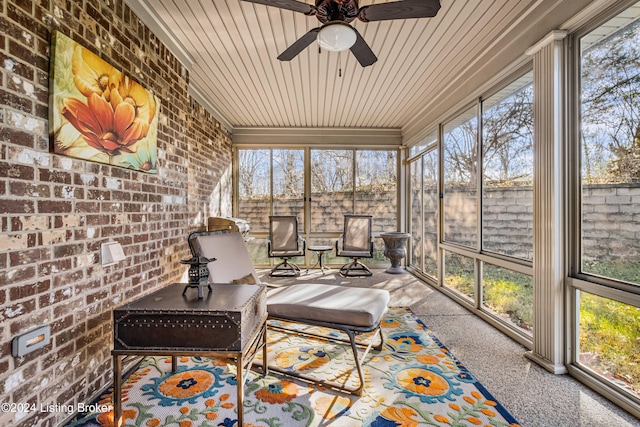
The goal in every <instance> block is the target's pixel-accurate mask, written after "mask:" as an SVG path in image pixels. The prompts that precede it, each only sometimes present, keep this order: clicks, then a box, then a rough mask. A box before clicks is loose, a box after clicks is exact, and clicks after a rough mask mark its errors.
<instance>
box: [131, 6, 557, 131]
mask: <svg viewBox="0 0 640 427" xmlns="http://www.w3.org/2000/svg"><path fill="white" fill-rule="evenodd" d="M303 1H307V2H313V0H303ZM384 1H385V0H374V1H372V0H361V3H360V6H363V5H366V4H371V3H380V2H384ZM559 2H560V0H557V1H556V2H549V1H546V3H559ZM127 3H128V4H129V5H130V6H131V7H132V9H133V10H134V11H138V10H140V7H142V8H143V9H144V10H146V11H148V12H149V16H151V17H152V19H154V20H156V23H155V25H150V24H149V23H148V22H145V23H146V24H147V25H149V26H150V27H151V28H152V30H154V31H158V30H157V28H158V27H160V28H163V29H164V31H165V32H168V33H169V34H168V35H169V37H171V38H173V40H174V41H175V42H176V44H177V45H179V46H181V47H182V48H183V49H184V51H186V52H187V53H188V55H189V56H190V57H191V59H192V60H193V64H192V65H191V71H190V79H191V82H192V84H194V85H195V86H196V87H197V88H198V90H199V92H200V93H201V95H202V96H203V97H205V98H206V99H207V100H208V101H209V102H210V103H211V105H212V106H214V107H215V109H216V110H217V111H218V113H219V114H220V115H221V116H222V118H223V119H224V120H225V121H226V122H227V123H228V124H230V125H231V126H232V127H234V128H235V127H347V128H396V129H402V128H403V127H404V126H406V125H407V123H409V122H411V121H412V120H414V119H415V117H416V115H417V114H420V113H421V111H422V110H423V109H424V108H425V105H427V104H428V103H427V101H428V100H429V99H430V98H431V97H434V96H436V97H441V96H446V93H443V91H446V90H448V89H447V88H450V87H451V84H452V82H453V83H455V82H456V79H458V81H460V83H459V84H462V80H460V78H461V76H462V75H463V74H464V73H465V72H466V71H467V70H468V69H469V67H470V66H473V64H474V63H476V64H477V63H478V62H481V61H482V55H483V54H484V53H485V52H486V51H487V50H489V49H491V48H493V47H495V46H496V44H499V43H501V42H502V43H504V42H505V41H504V40H505V39H508V38H509V37H513V34H514V31H516V27H517V25H518V24H519V23H520V22H522V20H523V19H525V18H527V19H529V20H530V21H531V20H535V19H537V16H542V15H543V14H544V10H541V9H542V7H541V3H545V2H543V1H541V0H538V1H534V0H528V1H522V0H441V4H442V8H441V9H440V12H439V13H438V15H437V16H436V17H435V18H422V19H407V20H395V21H384V22H371V23H363V22H360V21H358V20H356V21H354V22H353V23H352V25H354V26H355V27H356V28H357V29H358V31H359V32H360V33H361V34H362V36H363V37H364V39H365V40H366V41H367V42H368V43H369V45H370V46H371V48H372V50H373V51H374V52H375V54H376V55H377V56H378V62H376V63H375V64H374V65H372V66H370V67H366V68H363V67H361V66H360V64H359V63H358V62H357V61H356V60H355V58H354V57H353V56H352V55H351V53H350V52H349V51H346V52H341V53H335V52H326V51H323V52H321V53H319V51H318V47H317V45H316V44H315V43H314V44H312V45H311V46H310V47H308V48H307V49H305V50H304V51H303V52H302V53H301V54H300V55H298V56H297V57H296V58H294V59H293V60H292V61H290V62H281V61H279V60H277V59H276V57H277V56H278V55H279V54H280V53H281V52H282V51H283V50H285V49H286V48H287V47H288V46H289V45H290V44H292V43H293V42H294V41H296V40H297V39H298V38H299V37H301V36H302V35H303V34H305V33H306V32H307V31H309V30H310V29H312V28H315V27H317V26H319V23H318V21H317V19H316V18H315V17H307V16H305V15H303V14H300V13H295V12H291V11H286V10H282V9H278V8H275V7H267V6H264V5H260V4H254V3H248V2H243V1H240V0H127ZM547 9H548V8H547ZM154 27H155V28H154ZM340 70H341V73H340ZM340 74H341V76H340Z"/></svg>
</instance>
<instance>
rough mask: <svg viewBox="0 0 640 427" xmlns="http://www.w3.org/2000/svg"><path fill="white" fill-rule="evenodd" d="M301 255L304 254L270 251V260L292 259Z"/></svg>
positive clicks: (299, 252)
mask: <svg viewBox="0 0 640 427" xmlns="http://www.w3.org/2000/svg"><path fill="white" fill-rule="evenodd" d="M302 255H304V252H302V251H271V254H270V256H271V257H272V258H283V257H294V256H302Z"/></svg>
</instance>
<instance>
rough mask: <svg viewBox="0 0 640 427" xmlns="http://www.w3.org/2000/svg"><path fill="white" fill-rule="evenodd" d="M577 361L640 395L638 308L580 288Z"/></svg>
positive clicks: (639, 312) (639, 316) (639, 324)
mask: <svg viewBox="0 0 640 427" xmlns="http://www.w3.org/2000/svg"><path fill="white" fill-rule="evenodd" d="M580 362H581V363H583V364H585V365H586V366H588V367H590V368H591V369H593V370H595V371H597V372H598V373H600V374H601V375H603V376H605V377H606V378H609V379H612V380H614V381H617V382H618V383H622V384H621V385H622V386H624V387H627V388H629V389H631V390H633V391H634V392H635V393H636V394H638V395H639V396H640V308H638V307H634V306H631V305H628V304H623V303H621V302H618V301H614V300H611V299H607V298H602V297H599V296H597V295H592V294H589V293H586V292H582V293H581V294H580Z"/></svg>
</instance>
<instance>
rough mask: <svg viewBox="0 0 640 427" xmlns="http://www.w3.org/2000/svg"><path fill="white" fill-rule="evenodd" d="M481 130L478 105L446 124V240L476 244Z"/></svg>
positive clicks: (444, 211) (444, 146) (444, 154)
mask: <svg viewBox="0 0 640 427" xmlns="http://www.w3.org/2000/svg"><path fill="white" fill-rule="evenodd" d="M477 130H478V119H477V117H476V108H475V107H474V108H471V109H469V110H467V111H466V112H464V113H463V114H461V115H460V116H458V117H457V118H456V119H455V120H453V121H451V122H449V123H447V124H445V125H444V134H443V145H442V147H443V150H444V151H443V156H444V171H443V172H444V173H443V176H444V186H443V187H444V191H443V193H444V199H443V215H444V240H445V241H448V242H453V243H458V244H461V245H465V246H470V247H472V248H474V249H475V248H477V246H478V232H477V228H476V227H477V208H476V206H477V201H476V193H477V190H478V189H477V187H478V184H477V176H478V170H477V168H478V160H477V157H478V156H477V148H478V142H477Z"/></svg>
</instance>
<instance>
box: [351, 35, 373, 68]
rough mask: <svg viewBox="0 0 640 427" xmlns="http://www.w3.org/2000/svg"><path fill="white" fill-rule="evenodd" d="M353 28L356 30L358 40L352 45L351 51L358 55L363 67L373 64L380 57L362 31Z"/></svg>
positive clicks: (357, 57)
mask: <svg viewBox="0 0 640 427" xmlns="http://www.w3.org/2000/svg"><path fill="white" fill-rule="evenodd" d="M352 28H353V27H352ZM353 30H354V31H355V32H356V42H355V43H354V44H353V46H351V53H353V56H355V57H356V59H357V60H358V62H359V63H360V65H362V66H363V67H368V66H369V65H373V64H374V63H375V62H376V61H377V60H378V58H377V57H376V55H375V53H373V51H372V50H371V48H370V47H369V45H368V44H367V42H366V41H365V40H364V39H363V38H362V36H361V35H360V32H359V31H358V30H356V29H355V28H353Z"/></svg>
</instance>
